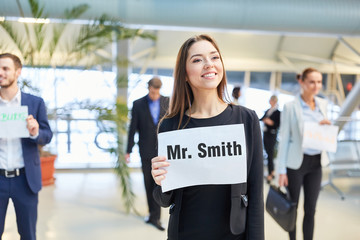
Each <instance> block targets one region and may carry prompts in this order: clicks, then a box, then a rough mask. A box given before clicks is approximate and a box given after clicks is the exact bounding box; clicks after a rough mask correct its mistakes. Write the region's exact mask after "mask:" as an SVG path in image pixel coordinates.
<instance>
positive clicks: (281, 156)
mask: <svg viewBox="0 0 360 240" xmlns="http://www.w3.org/2000/svg"><path fill="white" fill-rule="evenodd" d="M290 112H291V111H290V109H289V105H288V104H285V105H284V109H283V111H282V113H281V114H280V122H281V124H280V130H279V137H280V141H279V151H278V165H279V166H278V173H279V186H280V187H281V186H287V185H288V178H287V174H286V161H287V158H288V148H289V142H290V133H291V127H290V121H291V118H290Z"/></svg>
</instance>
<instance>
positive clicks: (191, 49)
mask: <svg viewBox="0 0 360 240" xmlns="http://www.w3.org/2000/svg"><path fill="white" fill-rule="evenodd" d="M225 96H226V75H225V70H224V65H223V60H222V57H221V54H220V50H219V48H218V46H217V44H216V43H215V41H214V40H213V39H212V38H211V37H210V36H208V35H199V36H195V37H192V38H190V39H188V40H187V41H186V42H185V43H184V44H183V45H182V46H181V48H180V50H179V53H178V56H177V61H176V66H175V70H174V89H173V95H172V97H171V103H170V108H169V113H168V114H167V115H166V116H165V117H164V119H163V121H162V122H161V123H160V125H159V151H160V149H161V148H163V146H162V145H166V144H168V143H167V142H165V143H164V142H162V141H161V139H160V136H161V134H166V133H171V132H172V131H176V132H175V133H176V134H178V136H181V131H187V130H190V131H191V132H192V135H189V136H188V138H187V139H188V141H187V142H190V143H191V144H192V143H195V142H194V141H195V140H194V139H199V138H201V136H202V135H201V134H202V131H204V129H206V128H210V129H214V134H213V136H211V138H203V142H202V143H200V144H198V143H196V146H198V147H197V149H198V150H199V153H198V155H194V154H190V153H188V152H186V151H190V150H191V147H192V146H189V147H186V148H185V147H184V148H182V150H181V151H180V152H179V149H180V146H179V145H180V144H179V145H177V146H176V145H175V147H172V146H171V145H170V147H168V152H170V154H169V153H168V156H158V157H155V158H153V159H152V175H153V178H154V180H155V182H156V183H157V184H158V185H159V186H157V187H156V188H155V191H154V197H155V199H156V201H157V202H158V203H159V204H160V205H161V206H163V207H169V206H170V220H169V227H168V239H169V240H184V239H186V240H199V239H207V240H220V239H229V240H230V239H233V240H235V239H236V240H245V239H251V240H263V239H264V206H263V179H262V176H263V158H262V142H261V133H260V127H259V122H258V117H257V115H256V113H255V112H254V111H252V110H249V109H247V108H245V107H242V106H235V105H232V104H229V103H228V102H229V101H225V100H224V98H225ZM221 127H225V128H232V127H239V129H242V131H239V132H235V133H232V134H231V135H234V136H236V137H238V138H239V139H240V140H239V142H241V143H242V144H238V142H237V141H231V142H225V141H223V142H221V141H220V143H219V145H218V146H208V144H209V142H210V140H213V142H214V141H215V142H216V140H218V139H223V138H225V136H223V134H217V133H216V132H218V129H219V128H221ZM207 134H211V131H210V133H209V132H207ZM174 139H175V140H176V137H175V138H174ZM179 139H180V137H179ZM242 140H243V141H242ZM179 141H180V140H179ZM197 144H198V145H197ZM192 145H193V144H192ZM177 147H178V148H179V149H177ZM183 153H184V154H183ZM214 154H215V157H214ZM165 155H166V154H165ZM169 156H170V157H169ZM177 156H179V157H184V158H186V161H187V164H188V167H187V168H185V169H186V170H184V171H183V172H182V173H183V175H184V176H187V177H186V178H188V176H189V173H191V174H190V178H191V177H192V176H194V177H195V179H197V180H198V181H199V184H195V185H192V186H185V187H179V188H174V189H172V190H170V191H165V192H163V189H162V187H161V185H162V183H163V184H164V185H165V183H166V181H167V180H169V179H170V178H171V172H170V168H171V167H172V166H173V167H174V166H175V165H176V164H175V163H176V162H175V161H179V162H180V161H184V160H183V159H174V158H176V157H177ZM196 156H198V157H199V158H202V160H203V162H204V165H205V164H206V162H214V161H216V159H218V161H223V162H220V166H221V164H222V163H223V165H224V168H225V162H226V161H227V160H228V159H230V158H234V157H235V161H236V159H237V161H241V159H243V160H242V164H244V166H245V167H243V168H242V169H241V168H238V167H233V168H232V169H231V172H230V171H228V170H226V171H224V170H223V169H222V167H218V168H216V169H214V168H213V169H210V168H205V167H204V168H202V169H201V168H199V165H198V164H197V165H196V166H195V161H196ZM169 158H170V159H169ZM214 159H215V160H214ZM207 166H209V165H207ZM194 169H196V171H194ZM214 170H215V173H216V174H213V175H216V176H213V177H214V179H219V183H213V184H204V183H202V181H205V180H204V179H201V177H200V176H203V175H206V172H208V171H214ZM234 173H235V175H239V176H240V177H243V179H244V180H243V181H238V182H233V183H229V184H223V183H220V182H221V178H224V179H225V178H227V177H228V175H232V174H234ZM191 175H192V176H191ZM181 176H182V174H179V175H178V176H177V177H178V181H179V182H181V181H183V182H188V180H189V179H181ZM184 178H185V177H184ZM207 180H208V179H207ZM205 182H206V181H205Z"/></svg>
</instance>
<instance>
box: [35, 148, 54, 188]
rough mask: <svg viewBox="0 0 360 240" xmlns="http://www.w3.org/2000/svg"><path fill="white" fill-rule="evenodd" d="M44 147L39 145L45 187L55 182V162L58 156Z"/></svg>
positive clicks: (42, 180) (42, 179)
mask: <svg viewBox="0 0 360 240" xmlns="http://www.w3.org/2000/svg"><path fill="white" fill-rule="evenodd" d="M43 147H44V146H41V145H39V152H40V164H41V182H42V185H43V186H48V185H52V184H54V182H55V177H54V173H55V160H56V158H57V155H56V154H53V153H51V152H50V151H46V150H44V148H43Z"/></svg>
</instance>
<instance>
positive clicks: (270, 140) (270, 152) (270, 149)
mask: <svg viewBox="0 0 360 240" xmlns="http://www.w3.org/2000/svg"><path fill="white" fill-rule="evenodd" d="M263 141H264V148H265V152H266V154H267V160H268V171H269V175H270V174H271V173H272V172H273V171H274V150H275V149H274V148H275V144H276V134H272V133H268V132H264V136H263Z"/></svg>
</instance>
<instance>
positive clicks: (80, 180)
mask: <svg viewBox="0 0 360 240" xmlns="http://www.w3.org/2000/svg"><path fill="white" fill-rule="evenodd" d="M131 176H132V179H133V185H134V191H135V193H136V194H137V196H138V197H137V200H136V206H137V209H138V211H139V212H140V214H142V215H143V216H145V215H146V211H147V205H146V200H145V191H144V188H143V184H142V174H141V172H140V171H138V170H135V171H134V172H133V173H132V175H131ZM325 178H326V176H325ZM335 183H336V184H337V185H338V186H339V187H340V188H341V190H343V191H344V192H345V193H346V199H345V200H344V201H342V200H341V199H340V197H339V196H338V195H337V193H336V192H335V191H334V190H333V189H332V188H331V187H329V186H328V187H326V188H325V189H324V190H323V191H322V192H321V194H320V199H319V201H318V208H317V213H316V226H315V238H314V239H316V240H359V239H360V179H337V180H336V181H335ZM267 190H268V187H267V186H265V189H264V191H265V196H266V193H267ZM120 195H121V193H120V188H119V182H118V179H117V178H116V176H115V174H114V173H113V172H112V171H111V170H97V171H88V170H87V171H81V170H77V171H76V170H72V171H70V170H68V171H65V170H62V171H57V173H56V182H55V185H52V186H47V187H44V188H43V190H42V191H41V192H40V203H39V219H38V230H37V235H38V240H82V239H86V240H99V239H101V240H113V239H114V240H115V239H122V240H128V239H129V240H142V239H146V240H152V239H153V240H161V239H166V233H165V232H160V231H158V230H157V229H155V228H153V227H151V226H149V225H147V224H145V223H144V222H143V217H142V216H136V215H134V214H130V215H126V214H125V213H124V212H123V210H122V207H121V196H120ZM301 201H302V200H301ZM300 204H301V203H300ZM300 206H302V205H300ZM302 216H303V212H302V208H299V212H298V222H297V226H298V229H301V221H300V219H301V218H302ZM167 220H168V210H167V209H163V215H162V222H163V223H164V225H165V226H166V224H167ZM265 234H266V235H265V237H266V239H267V240H282V239H284V240H286V239H288V238H287V233H286V232H284V231H283V230H281V229H280V227H279V226H277V225H276V223H275V222H274V221H273V220H272V219H271V218H270V216H269V215H268V214H267V213H265ZM3 239H4V240H18V239H19V236H18V234H17V228H16V223H15V213H14V209H13V207H12V205H10V206H9V208H8V214H7V219H6V226H5V233H4V235H3ZM298 239H302V234H301V231H298Z"/></svg>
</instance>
